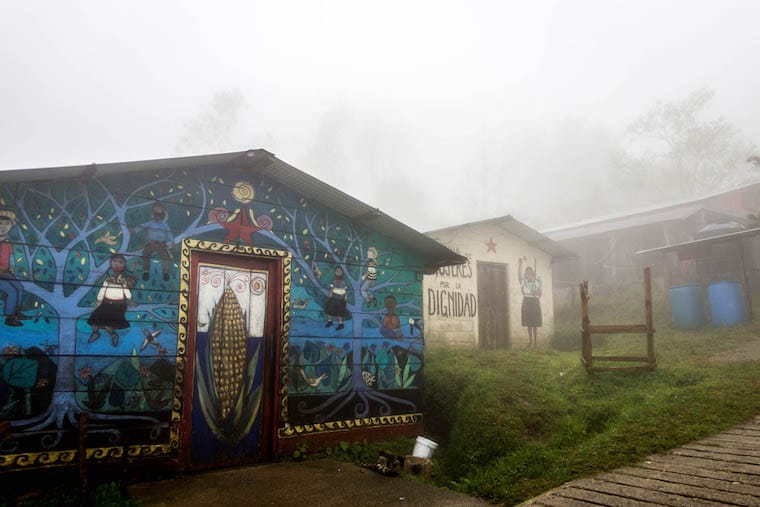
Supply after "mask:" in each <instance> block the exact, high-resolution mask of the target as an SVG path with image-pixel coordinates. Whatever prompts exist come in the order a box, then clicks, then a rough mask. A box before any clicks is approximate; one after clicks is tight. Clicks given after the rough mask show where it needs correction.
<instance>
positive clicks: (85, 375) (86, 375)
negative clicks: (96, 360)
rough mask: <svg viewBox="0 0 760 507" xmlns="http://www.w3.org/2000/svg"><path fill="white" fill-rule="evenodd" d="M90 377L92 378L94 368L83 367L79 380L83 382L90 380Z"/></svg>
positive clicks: (80, 370)
mask: <svg viewBox="0 0 760 507" xmlns="http://www.w3.org/2000/svg"><path fill="white" fill-rule="evenodd" d="M90 377H92V366H83V367H82V368H80V369H79V378H80V379H81V380H83V381H85V382H86V381H88V380H90Z"/></svg>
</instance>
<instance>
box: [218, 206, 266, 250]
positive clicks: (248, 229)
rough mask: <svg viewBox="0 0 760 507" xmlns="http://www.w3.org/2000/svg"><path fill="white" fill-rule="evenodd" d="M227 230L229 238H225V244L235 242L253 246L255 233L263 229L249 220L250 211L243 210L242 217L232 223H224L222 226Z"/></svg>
mask: <svg viewBox="0 0 760 507" xmlns="http://www.w3.org/2000/svg"><path fill="white" fill-rule="evenodd" d="M221 225H222V227H224V228H225V229H226V230H227V237H226V238H224V242H225V243H232V242H233V241H242V242H244V243H248V244H249V245H253V239H252V237H251V236H253V233H254V232H256V231H258V230H259V229H261V227H258V226H255V225H253V224H252V223H251V221H250V220H249V219H248V210H241V211H240V216H239V218H238V219H237V220H233V221H232V222H224V223H223V224H221Z"/></svg>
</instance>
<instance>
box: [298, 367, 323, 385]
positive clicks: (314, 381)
mask: <svg viewBox="0 0 760 507" xmlns="http://www.w3.org/2000/svg"><path fill="white" fill-rule="evenodd" d="M299 371H300V372H301V376H302V377H303V379H304V380H305V381H306V383H307V384H309V386H310V387H313V388H314V389H316V388H317V387H319V384H321V383H322V381H323V380H325V379H327V375H326V374H324V373H323V374H322V375H320V376H319V377H308V376H307V375H306V372H305V371H303V368H300V370H299Z"/></svg>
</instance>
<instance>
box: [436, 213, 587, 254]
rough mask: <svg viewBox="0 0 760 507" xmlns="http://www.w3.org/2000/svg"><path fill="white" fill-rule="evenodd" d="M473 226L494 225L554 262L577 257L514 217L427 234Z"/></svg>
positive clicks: (472, 223)
mask: <svg viewBox="0 0 760 507" xmlns="http://www.w3.org/2000/svg"><path fill="white" fill-rule="evenodd" d="M473 225H494V226H496V227H499V228H501V229H502V230H504V231H505V232H507V233H509V234H512V235H513V236H517V237H518V238H520V239H523V240H525V241H526V242H527V243H528V244H529V245H530V246H532V247H534V248H538V249H539V250H543V251H544V252H546V253H548V254H549V255H551V257H552V262H554V261H560V260H563V259H572V258H575V257H577V255H576V254H575V253H574V252H572V251H570V250H569V249H567V248H565V247H564V246H562V245H560V244H559V243H557V242H556V241H554V240H552V239H551V238H549V237H547V236H545V235H544V234H542V233H540V232H538V231H537V230H535V229H533V228H532V227H530V226H529V225H526V224H524V223H522V222H520V221H519V220H517V219H516V218H515V217H513V216H512V215H505V216H502V217H497V218H489V219H486V220H479V221H476V222H468V223H465V224H459V225H452V226H450V227H444V228H442V229H436V230H434V231H429V232H426V233H425V234H428V235H433V234H435V233H438V232H444V231H451V230H455V229H461V228H464V227H471V226H473Z"/></svg>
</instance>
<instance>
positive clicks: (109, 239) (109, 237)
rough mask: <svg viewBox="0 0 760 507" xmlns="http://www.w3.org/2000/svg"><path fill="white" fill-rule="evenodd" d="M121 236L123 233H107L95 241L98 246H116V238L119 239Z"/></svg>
mask: <svg viewBox="0 0 760 507" xmlns="http://www.w3.org/2000/svg"><path fill="white" fill-rule="evenodd" d="M120 234H121V233H119V234H111V233H110V232H108V231H106V232H104V233H103V235H102V236H100V237H99V238H97V239H96V240H95V244H96V245H97V244H98V243H105V244H106V245H110V246H114V245H115V244H116V243H118V241H117V240H116V238H118V237H119V235H120Z"/></svg>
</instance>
